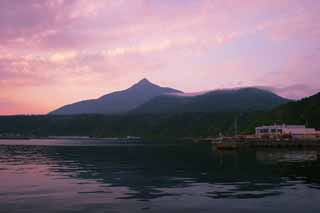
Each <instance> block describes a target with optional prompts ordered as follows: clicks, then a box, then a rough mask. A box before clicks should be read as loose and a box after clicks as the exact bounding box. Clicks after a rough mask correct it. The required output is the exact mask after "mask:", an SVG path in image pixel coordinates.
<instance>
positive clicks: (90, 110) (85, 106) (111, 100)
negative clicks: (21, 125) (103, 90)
mask: <svg viewBox="0 0 320 213" xmlns="http://www.w3.org/2000/svg"><path fill="white" fill-rule="evenodd" d="M166 93H182V91H180V90H176V89H172V88H169V87H160V86H158V85H156V84H153V83H151V82H150V81H149V80H147V79H142V80H141V81H139V82H138V83H136V84H134V85H133V86H131V87H129V88H128V89H125V90H121V91H116V92H112V93H109V94H106V95H103V96H101V97H99V98H97V99H88V100H84V101H79V102H76V103H73V104H68V105H65V106H62V107H60V108H58V109H56V110H54V111H52V112H50V113H49V114H52V115H66V114H119V113H126V112H129V111H130V110H132V109H134V108H136V107H137V106H139V105H141V104H142V103H145V102H146V101H148V100H150V99H152V98H154V97H156V96H158V95H161V94H166Z"/></svg>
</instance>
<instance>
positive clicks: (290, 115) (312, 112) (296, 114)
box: [251, 93, 320, 128]
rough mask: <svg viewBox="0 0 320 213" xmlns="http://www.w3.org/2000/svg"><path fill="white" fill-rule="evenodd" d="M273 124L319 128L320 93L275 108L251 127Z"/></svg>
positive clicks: (260, 117)
mask: <svg viewBox="0 0 320 213" xmlns="http://www.w3.org/2000/svg"><path fill="white" fill-rule="evenodd" d="M274 123H277V124H283V123H286V124H306V125H307V126H310V127H314V128H320V93H318V94H315V95H313V96H311V97H308V98H304V99H301V100H298V101H293V102H290V103H287V104H284V105H281V106H279V107H276V108H275V109H273V110H272V111H270V112H266V113H265V114H263V115H261V116H259V117H258V118H257V119H256V120H255V123H253V124H252V125H251V126H257V125H263V124H274Z"/></svg>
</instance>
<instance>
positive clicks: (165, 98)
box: [131, 87, 289, 114]
mask: <svg viewBox="0 0 320 213" xmlns="http://www.w3.org/2000/svg"><path fill="white" fill-rule="evenodd" d="M288 101H289V100H288V99H285V98H282V97H280V96H278V95H276V94H274V93H272V92H270V91H267V90H262V89H258V88H253V87H248V88H240V89H230V90H216V91H212V92H208V93H205V94H202V95H198V96H193V97H188V96H181V95H173V94H171V95H161V96H157V97H155V98H153V99H151V100H150V101H148V102H147V103H145V104H142V105H141V106H139V107H137V108H136V109H134V110H133V111H131V113H138V114H166V113H178V112H179V113H181V112H250V111H267V110H271V109H272V108H274V107H277V106H279V105H281V104H284V103H287V102H288Z"/></svg>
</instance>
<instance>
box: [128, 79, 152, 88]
mask: <svg viewBox="0 0 320 213" xmlns="http://www.w3.org/2000/svg"><path fill="white" fill-rule="evenodd" d="M150 86H157V87H158V85H155V84H153V83H152V82H151V81H149V80H148V79H146V78H144V79H142V80H140V81H139V82H137V83H136V84H134V85H133V86H132V88H140V87H150Z"/></svg>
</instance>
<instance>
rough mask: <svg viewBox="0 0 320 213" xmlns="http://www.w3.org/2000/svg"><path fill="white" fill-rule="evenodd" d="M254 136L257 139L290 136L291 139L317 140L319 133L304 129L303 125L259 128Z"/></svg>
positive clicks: (312, 129) (314, 130) (311, 129)
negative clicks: (257, 137)
mask: <svg viewBox="0 0 320 213" xmlns="http://www.w3.org/2000/svg"><path fill="white" fill-rule="evenodd" d="M256 135H257V136H259V137H263V136H269V137H277V136H283V135H290V136H292V137H293V138H318V137H320V131H317V130H316V129H314V128H306V127H305V126H304V125H285V124H283V125H272V126H260V127H257V128H256Z"/></svg>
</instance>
